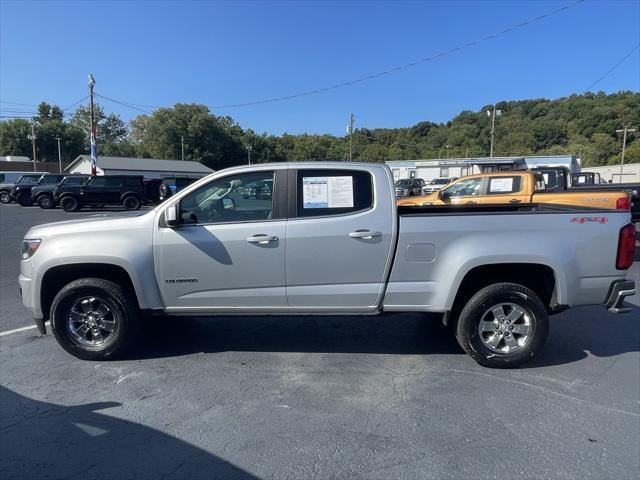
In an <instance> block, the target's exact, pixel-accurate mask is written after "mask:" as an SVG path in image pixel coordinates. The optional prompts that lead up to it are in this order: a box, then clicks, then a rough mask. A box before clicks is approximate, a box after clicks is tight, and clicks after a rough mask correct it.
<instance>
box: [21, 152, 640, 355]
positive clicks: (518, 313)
mask: <svg viewBox="0 0 640 480" xmlns="http://www.w3.org/2000/svg"><path fill="white" fill-rule="evenodd" d="M256 183H268V184H270V185H273V190H272V194H271V195H270V196H269V197H266V198H265V197H260V198H255V197H251V198H245V195H243V193H244V192H245V187H246V186H247V185H252V184H256ZM634 251H635V228H634V226H633V225H632V224H630V214H629V212H628V211H615V210H602V209H587V208H576V207H572V206H562V205H537V204H528V205H517V204H516V205H476V206H463V207H459V208H451V207H449V206H426V207H422V206H420V207H400V208H398V207H396V202H395V185H394V182H393V176H392V173H391V170H390V169H389V168H388V167H387V166H385V165H379V164H366V163H361V164H360V163H339V162H326V163H325V162H322V163H320V162H299V163H290V164H263V165H249V166H243V167H234V168H229V169H226V170H221V171H219V172H216V173H214V174H212V175H209V176H207V177H205V178H203V179H201V180H199V181H198V182H196V183H194V184H192V185H190V186H189V187H187V188H185V189H184V190H182V191H180V192H178V193H176V194H175V195H174V196H172V197H171V198H169V199H168V200H167V201H165V202H164V203H163V204H161V205H159V206H157V207H156V208H154V209H153V210H150V211H148V212H144V213H137V214H135V215H132V216H126V217H116V218H114V217H110V218H107V217H105V218H93V219H85V220H75V221H67V222H60V223H52V224H47V225H40V226H36V227H33V228H32V229H31V230H29V232H27V234H26V237H25V238H24V241H23V244H22V261H21V264H20V276H19V283H20V288H21V292H22V299H23V303H24V305H25V306H26V307H27V308H28V309H29V310H30V311H31V312H32V313H33V314H34V316H35V321H36V325H37V326H38V328H39V330H40V332H41V333H43V334H44V333H46V332H45V324H44V322H45V320H50V321H51V329H52V330H53V333H54V335H55V337H56V339H57V341H58V342H59V343H60V345H61V346H62V347H63V348H64V349H65V350H67V351H68V352H69V353H71V354H72V355H75V356H76V357H79V358H83V359H90V360H104V359H109V358H116V357H118V356H122V355H123V354H124V353H125V352H126V351H127V350H128V349H129V348H131V347H132V346H133V345H134V342H135V340H136V338H137V336H138V333H139V332H140V327H141V318H142V317H143V316H144V317H149V319H148V321H153V317H154V316H155V315H172V316H179V315H195V316H203V315H206V316H210V315H215V314H240V315H256V314H340V315H372V314H377V313H381V312H424V313H435V314H438V316H439V317H441V318H442V320H443V321H444V323H445V324H446V325H448V326H450V327H451V328H452V329H453V330H454V331H455V335H456V337H457V339H458V342H459V343H460V345H461V346H462V348H463V349H464V350H465V351H466V352H467V353H468V354H469V355H470V356H471V357H473V358H474V359H475V360H476V361H477V362H478V363H480V364H481V365H485V366H488V367H498V368H507V367H515V366H518V365H520V364H522V363H524V362H526V361H528V360H530V359H531V358H532V357H533V356H534V355H535V354H537V353H538V352H539V351H540V348H541V347H542V345H543V343H544V341H545V338H546V336H547V331H548V326H549V323H548V316H549V315H550V314H553V313H555V312H559V311H561V310H564V309H567V308H570V307H576V306H579V305H603V306H604V307H605V308H606V309H608V310H609V311H610V312H615V313H621V312H625V311H629V308H627V307H625V306H624V299H625V297H627V296H629V295H633V294H634V293H635V284H634V282H633V281H631V280H626V279H625V274H626V270H627V269H628V268H629V267H630V266H631V265H632V263H633V261H634V255H635V253H634Z"/></svg>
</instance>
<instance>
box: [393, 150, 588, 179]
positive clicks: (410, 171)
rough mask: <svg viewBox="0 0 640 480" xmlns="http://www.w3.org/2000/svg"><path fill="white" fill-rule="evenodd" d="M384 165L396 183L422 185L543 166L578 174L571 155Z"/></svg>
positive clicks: (456, 159)
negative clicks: (412, 180) (409, 180)
mask: <svg viewBox="0 0 640 480" xmlns="http://www.w3.org/2000/svg"><path fill="white" fill-rule="evenodd" d="M385 163H386V164H387V165H388V166H389V168H391V170H392V171H393V177H394V178H395V179H396V180H398V179H401V178H422V179H423V180H424V181H425V182H429V181H431V180H433V179H434V178H451V177H463V176H465V175H472V174H474V173H484V172H497V171H505V170H507V171H508V170H526V169H528V168H534V167H543V166H546V167H567V168H568V169H569V170H570V171H571V172H579V171H580V160H579V159H578V158H576V157H575V156H573V155H532V156H522V157H480V158H449V159H440V160H410V161H407V160H390V161H388V162H385Z"/></svg>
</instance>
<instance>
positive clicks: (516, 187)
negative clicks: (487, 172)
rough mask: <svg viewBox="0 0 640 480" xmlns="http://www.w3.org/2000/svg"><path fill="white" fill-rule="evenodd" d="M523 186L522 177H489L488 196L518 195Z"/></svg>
mask: <svg viewBox="0 0 640 480" xmlns="http://www.w3.org/2000/svg"><path fill="white" fill-rule="evenodd" d="M521 185H522V177H520V176H514V177H502V176H501V177H489V185H488V188H487V195H505V194H509V193H517V192H519V191H520V189H521Z"/></svg>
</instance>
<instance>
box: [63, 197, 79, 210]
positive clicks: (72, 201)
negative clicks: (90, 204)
mask: <svg viewBox="0 0 640 480" xmlns="http://www.w3.org/2000/svg"><path fill="white" fill-rule="evenodd" d="M60 206H61V207H62V209H63V210H64V211H65V212H77V211H78V210H80V202H79V201H78V199H77V198H76V197H72V196H68V197H62V199H61V200H60Z"/></svg>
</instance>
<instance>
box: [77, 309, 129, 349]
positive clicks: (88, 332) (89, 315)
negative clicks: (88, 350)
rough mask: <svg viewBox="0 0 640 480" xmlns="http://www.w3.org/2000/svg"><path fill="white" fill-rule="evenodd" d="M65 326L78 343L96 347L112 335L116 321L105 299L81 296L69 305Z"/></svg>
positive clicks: (115, 328)
mask: <svg viewBox="0 0 640 480" xmlns="http://www.w3.org/2000/svg"><path fill="white" fill-rule="evenodd" d="M67 328H68V329H69V332H70V333H71V335H72V336H73V339H74V340H76V341H77V342H78V343H80V344H82V345H86V346H91V347H96V346H100V345H104V344H105V343H107V342H109V341H110V340H111V339H112V338H113V337H114V333H115V332H116V330H117V329H118V322H117V321H116V317H115V315H114V313H113V311H112V310H111V308H110V307H109V305H108V304H107V302H106V301H104V300H103V299H101V298H99V297H83V298H80V299H78V300H76V301H75V302H74V303H73V305H71V308H70V309H69V315H68V317H67Z"/></svg>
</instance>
